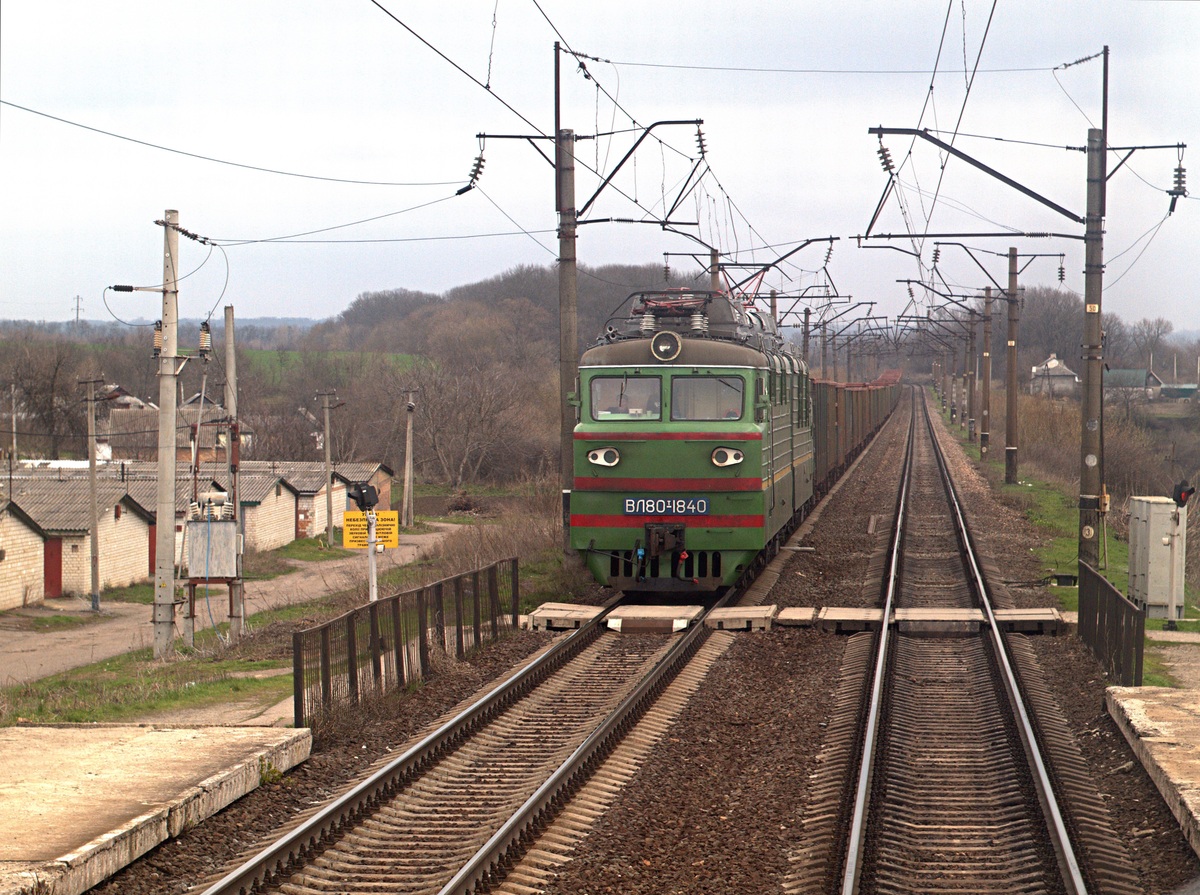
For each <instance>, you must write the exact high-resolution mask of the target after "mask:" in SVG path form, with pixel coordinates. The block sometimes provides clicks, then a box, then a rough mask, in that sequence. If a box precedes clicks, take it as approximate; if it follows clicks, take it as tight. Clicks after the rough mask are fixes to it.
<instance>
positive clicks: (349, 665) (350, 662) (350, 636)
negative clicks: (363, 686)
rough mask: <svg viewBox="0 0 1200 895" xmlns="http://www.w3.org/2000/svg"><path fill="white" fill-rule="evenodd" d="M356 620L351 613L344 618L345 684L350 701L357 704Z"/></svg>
mask: <svg viewBox="0 0 1200 895" xmlns="http://www.w3.org/2000/svg"><path fill="white" fill-rule="evenodd" d="M356 624H357V619H356V618H355V614H354V613H353V612H351V613H350V614H349V615H347V616H346V683H347V686H349V688H350V701H351V702H353V703H355V704H357V703H358V630H357V629H356Z"/></svg>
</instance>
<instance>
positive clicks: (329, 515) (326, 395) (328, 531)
mask: <svg viewBox="0 0 1200 895" xmlns="http://www.w3.org/2000/svg"><path fill="white" fill-rule="evenodd" d="M334 394H335V392H318V393H317V396H318V397H319V398H320V399H321V410H322V411H323V413H324V417H325V546H326V548H330V547H333V463H332V461H331V454H330V445H329V441H330V439H329V410H330V407H329V399H330V397H331V396H333V395H334ZM337 406H339V407H340V406H341V405H340V404H339V405H337Z"/></svg>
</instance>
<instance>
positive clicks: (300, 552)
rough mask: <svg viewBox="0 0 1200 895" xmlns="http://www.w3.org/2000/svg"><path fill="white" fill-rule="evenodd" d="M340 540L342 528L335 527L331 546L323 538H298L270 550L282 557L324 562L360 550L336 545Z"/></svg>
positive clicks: (341, 557)
mask: <svg viewBox="0 0 1200 895" xmlns="http://www.w3.org/2000/svg"><path fill="white" fill-rule="evenodd" d="M341 542H342V530H341V529H340V528H335V529H334V530H333V546H332V547H326V546H325V538H324V537H323V536H322V537H319V538H300V539H299V540H296V541H292V542H291V543H290V544H285V545H284V546H282V547H280V548H279V549H278V550H272V551H271V552H272V553H273V554H275V555H276V556H279V557H282V558H283V559H296V560H300V561H302V562H324V561H326V560H330V559H344V558H345V557H347V556H354V555H356V554H357V553H359V552H360V551H357V550H344V549H342V548H341V547H339V546H338V545H339V544H341Z"/></svg>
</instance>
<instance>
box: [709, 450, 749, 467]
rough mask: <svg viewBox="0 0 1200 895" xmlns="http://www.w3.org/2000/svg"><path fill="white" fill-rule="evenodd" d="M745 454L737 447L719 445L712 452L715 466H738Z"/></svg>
mask: <svg viewBox="0 0 1200 895" xmlns="http://www.w3.org/2000/svg"><path fill="white" fill-rule="evenodd" d="M744 459H745V455H744V454H743V453H742V452H741V451H739V450H738V449H737V448H727V447H719V448H716V449H715V450H713V452H712V461H713V465H714V466H737V465H738V464H739V463H741V462H742V460H744Z"/></svg>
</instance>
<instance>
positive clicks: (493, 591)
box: [487, 563, 500, 640]
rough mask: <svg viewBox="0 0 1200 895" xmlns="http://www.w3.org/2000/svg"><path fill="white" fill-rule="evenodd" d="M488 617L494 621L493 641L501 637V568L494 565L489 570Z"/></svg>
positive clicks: (496, 564)
mask: <svg viewBox="0 0 1200 895" xmlns="http://www.w3.org/2000/svg"><path fill="white" fill-rule="evenodd" d="M487 580H488V616H489V617H490V618H491V620H492V640H495V639H496V638H497V637H499V636H500V566H499V564H498V563H492V564H491V565H490V566H488V570H487Z"/></svg>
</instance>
